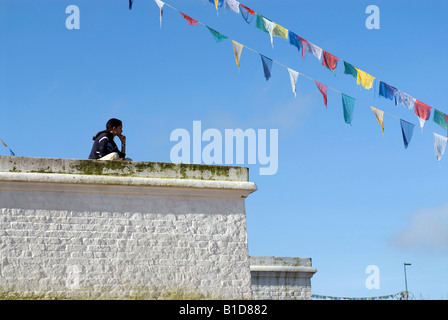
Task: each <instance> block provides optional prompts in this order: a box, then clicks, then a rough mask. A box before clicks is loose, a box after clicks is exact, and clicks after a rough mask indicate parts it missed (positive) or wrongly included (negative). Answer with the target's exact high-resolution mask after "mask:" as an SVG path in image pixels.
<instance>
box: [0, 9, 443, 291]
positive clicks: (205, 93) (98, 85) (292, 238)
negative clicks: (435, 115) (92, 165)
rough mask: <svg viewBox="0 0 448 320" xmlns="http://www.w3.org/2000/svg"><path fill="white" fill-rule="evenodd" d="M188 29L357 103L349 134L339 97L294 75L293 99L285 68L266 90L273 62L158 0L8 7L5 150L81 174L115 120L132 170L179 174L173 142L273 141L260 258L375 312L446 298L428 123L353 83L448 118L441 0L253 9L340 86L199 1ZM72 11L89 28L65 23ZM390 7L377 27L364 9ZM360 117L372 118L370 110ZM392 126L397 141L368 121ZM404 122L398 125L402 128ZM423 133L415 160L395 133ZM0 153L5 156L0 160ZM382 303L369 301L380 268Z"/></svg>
mask: <svg viewBox="0 0 448 320" xmlns="http://www.w3.org/2000/svg"><path fill="white" fill-rule="evenodd" d="M166 3H167V4H170V5H171V6H173V7H175V8H177V9H178V10H180V11H182V12H184V13H185V14H187V15H189V16H191V17H192V18H194V19H196V20H199V21H201V22H202V23H204V24H206V25H208V26H209V27H211V28H213V29H215V30H217V31H219V32H221V33H222V34H225V35H226V36H228V37H230V38H231V39H233V40H235V41H238V42H240V43H241V44H243V45H245V46H247V47H250V48H252V49H254V50H256V51H257V52H259V53H262V54H264V55H265V56H267V57H269V58H271V59H274V60H275V61H278V62H280V63H281V64H283V65H285V66H288V67H289V68H291V69H294V70H296V71H298V72H300V73H302V74H305V75H307V76H309V77H311V78H312V79H315V80H317V81H320V82H322V83H324V84H326V85H328V86H329V87H331V88H334V89H336V90H338V91H340V92H343V93H345V94H347V95H350V96H352V97H354V98H356V103H355V110H354V117H353V122H352V125H348V124H346V123H345V122H344V119H343V116H342V103H341V96H340V93H337V92H334V91H332V90H329V91H328V107H327V108H325V106H324V105H323V100H322V95H321V94H320V93H319V92H318V91H317V88H316V86H315V84H314V83H313V81H312V80H309V79H308V78H305V77H303V76H299V80H298V83H297V97H294V94H293V93H292V91H291V84H290V80H289V76H288V72H287V71H286V69H285V68H284V67H282V66H280V65H278V64H276V63H274V65H273V67H272V77H271V78H270V79H269V81H266V79H265V78H264V75H263V69H262V65H261V60H260V57H259V56H258V54H257V53H255V52H252V51H250V50H248V49H246V48H244V49H243V52H242V56H241V61H240V68H239V70H238V68H237V66H236V64H235V58H234V54H233V49H232V43H231V41H230V40H226V41H224V42H221V43H217V42H215V40H214V39H213V38H212V37H211V34H210V33H209V31H208V30H207V29H206V28H205V27H204V26H202V25H199V26H190V25H188V24H187V22H186V20H185V19H183V18H182V16H181V15H180V14H179V13H178V12H176V11H174V10H172V9H171V8H169V7H166V6H165V8H164V16H163V22H162V28H160V22H159V8H158V7H157V5H156V4H155V2H154V1H153V0H135V1H134V7H133V9H132V10H129V9H128V3H127V0H107V1H106V0H97V1H87V0H70V1H68V0H67V1H66V0H45V1H31V0H14V1H12V0H2V1H1V2H0V112H1V126H0V138H1V139H2V140H3V141H4V142H5V143H6V144H8V146H9V147H10V148H11V149H12V150H13V151H14V152H15V154H16V155H17V156H29V157H50V158H52V157H55V158H76V159H85V158H87V157H88V155H89V153H90V149H91V145H92V140H91V138H92V136H93V135H94V134H95V133H96V132H98V131H100V130H103V127H104V125H105V123H106V121H107V120H108V119H109V118H111V117H116V118H119V119H121V120H122V121H123V122H124V134H125V135H126V136H127V152H128V156H129V157H131V158H132V159H133V160H136V161H155V162H170V150H171V148H172V147H173V146H174V145H175V142H173V141H170V134H171V132H172V131H173V130H175V129H177V128H184V129H186V130H188V131H189V132H192V126H193V121H201V124H202V130H205V129H208V128H214V129H218V130H219V131H220V132H222V133H223V134H224V130H225V129H237V128H241V129H243V130H245V129H248V128H253V129H255V130H257V129H267V130H269V129H277V130H278V147H279V151H278V171H277V173H276V174H275V175H260V174H259V168H260V166H261V165H260V164H259V163H257V164H244V165H245V166H247V167H249V169H250V180H251V181H253V182H255V183H256V184H257V186H258V190H257V191H256V192H255V193H253V194H251V195H250V196H249V197H248V199H247V200H246V213H247V231H248V241H249V254H250V255H267V256H289V257H311V258H312V261H313V266H314V267H316V268H317V270H318V272H317V273H316V274H315V275H314V277H313V278H312V290H313V293H315V294H319V295H331V296H345V297H367V296H382V295H389V294H393V293H396V292H399V291H402V290H404V272H403V263H404V262H408V263H412V266H409V267H407V277H408V288H409V291H410V292H411V293H412V294H413V295H414V296H415V297H416V298H419V299H448V272H447V271H448V236H447V234H448V197H447V196H446V180H447V178H448V169H447V166H448V163H447V161H448V160H447V159H445V158H442V160H441V162H440V163H438V161H437V160H436V157H435V154H434V144H433V132H435V133H437V134H441V135H446V132H445V131H444V130H443V129H441V128H440V127H439V126H438V125H436V124H435V123H433V121H432V115H431V118H430V120H428V121H427V122H426V123H425V126H424V129H425V130H421V129H420V128H419V127H418V126H419V122H418V119H417V117H416V116H415V114H414V112H413V111H410V110H408V109H406V108H404V107H403V106H400V105H398V106H395V104H394V103H393V102H392V101H390V100H386V99H384V98H382V97H378V95H376V96H375V94H374V89H371V90H366V89H364V88H363V87H361V86H359V85H357V84H356V80H355V79H354V78H352V77H350V76H348V75H345V74H344V73H343V71H344V69H343V63H342V60H344V61H347V62H349V63H351V64H353V65H354V66H356V67H358V68H359V69H361V70H363V71H365V72H367V73H369V74H371V75H373V76H375V77H376V78H377V79H380V80H383V81H384V82H386V83H388V84H390V85H393V86H395V87H396V88H398V89H399V90H402V91H404V92H406V93H408V94H410V95H411V96H412V97H414V98H416V99H418V100H420V101H423V102H424V103H426V104H427V105H429V106H431V107H433V108H436V109H438V110H440V111H442V112H444V113H448V106H447V103H446V97H445V96H446V95H445V91H444V90H445V88H446V87H447V85H448V80H447V78H446V76H445V72H446V70H447V69H448V68H447V67H448V62H447V60H446V57H447V56H448V41H447V40H448V36H447V33H446V31H447V30H448V28H447V27H448V20H447V19H446V12H448V11H447V9H448V3H446V1H442V0H439V1H435V0H432V1H425V2H423V1H409V0H408V1H401V0H393V1H384V0H383V1H359V0H356V1H355V0H353V1H348V0H339V1H333V0H315V1H289V0H288V1H287V0H281V1H268V0H258V1H255V0H245V1H244V2H243V1H242V2H241V3H242V4H244V5H246V6H248V7H249V8H251V9H253V10H255V11H256V12H257V13H259V14H261V15H263V16H265V17H266V18H268V19H270V20H272V21H274V22H276V23H278V24H279V25H281V26H283V27H285V28H286V29H289V30H291V31H293V32H295V33H296V34H298V35H299V36H301V37H302V38H304V39H306V40H308V41H310V42H311V43H313V44H315V45H317V46H319V47H320V48H322V49H324V50H326V51H328V52H330V53H332V54H333V55H335V56H337V57H339V58H340V59H341V61H339V63H338V67H337V68H336V70H335V73H334V74H332V73H331V72H330V71H329V70H328V69H326V68H324V67H323V66H322V64H321V61H319V60H317V59H316V58H315V57H314V56H312V55H310V54H309V53H307V54H306V56H305V59H302V57H301V55H300V54H299V52H298V51H297V49H296V48H295V47H293V46H291V45H290V44H289V42H288V41H287V40H285V39H282V38H279V37H275V38H274V48H272V46H271V43H270V38H269V35H268V34H266V33H264V32H262V31H260V30H259V29H257V28H256V27H255V23H254V22H255V21H253V22H252V24H247V23H246V22H245V21H244V20H243V18H242V17H241V15H239V14H236V13H233V12H231V11H226V10H224V9H223V8H220V11H219V16H218V15H217V13H216V10H215V8H214V6H213V5H212V4H211V3H209V2H208V1H204V0H189V1H185V0H184V1H182V0H167V1H166ZM72 4H74V5H77V6H78V7H79V10H80V29H79V30H68V29H67V28H66V25H65V21H66V18H67V17H68V16H69V14H67V13H65V9H66V7H67V6H69V5H72ZM371 4H375V5H377V6H378V8H379V9H380V29H377V30H369V29H367V28H366V26H365V21H366V19H367V18H368V16H369V14H366V13H365V10H366V7H367V6H368V5H371ZM361 102H362V103H361ZM369 105H372V106H374V107H376V108H379V109H381V110H384V111H385V112H386V114H385V116H384V127H385V134H384V137H383V136H382V134H381V127H380V126H379V124H378V122H377V121H376V119H375V117H374V115H373V113H372V111H371V110H370V108H369ZM390 115H393V116H390ZM400 118H401V119H403V120H406V121H409V122H411V123H414V124H415V125H416V127H415V130H414V135H413V137H412V140H411V143H410V145H409V147H408V148H407V149H405V148H404V145H403V140H402V136H401V129H400V124H399V120H398V119H400ZM0 147H1V148H0V155H9V151H8V149H7V148H4V147H2V146H0ZM369 265H376V266H378V268H379V270H380V288H379V289H367V288H366V285H365V281H366V279H367V277H368V276H369V274H367V273H366V272H365V270H366V268H367V266H369Z"/></svg>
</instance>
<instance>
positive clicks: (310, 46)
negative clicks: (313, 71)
mask: <svg viewBox="0 0 448 320" xmlns="http://www.w3.org/2000/svg"><path fill="white" fill-rule="evenodd" d="M308 51H309V52H310V53H312V54H313V55H314V56H315V57H316V58H317V59H318V60H320V59H322V49H321V48H319V47H318V46H316V45H314V44H312V43H311V42H309V41H308Z"/></svg>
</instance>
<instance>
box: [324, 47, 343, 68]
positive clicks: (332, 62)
mask: <svg viewBox="0 0 448 320" xmlns="http://www.w3.org/2000/svg"><path fill="white" fill-rule="evenodd" d="M338 60H339V58H338V57H336V56H334V55H332V54H331V53H328V52H327V51H325V50H324V54H323V57H322V64H323V65H324V66H326V67H327V68H328V69H330V70H331V71H333V70H334V69H336V66H337V65H338Z"/></svg>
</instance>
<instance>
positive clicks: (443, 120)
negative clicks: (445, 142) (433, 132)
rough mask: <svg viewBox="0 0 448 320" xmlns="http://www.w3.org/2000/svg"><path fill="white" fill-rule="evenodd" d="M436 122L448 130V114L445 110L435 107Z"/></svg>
mask: <svg viewBox="0 0 448 320" xmlns="http://www.w3.org/2000/svg"><path fill="white" fill-rule="evenodd" d="M433 120H434V122H435V123H437V124H438V125H439V126H441V127H442V128H443V129H445V130H447V128H448V124H447V121H448V115H446V114H444V113H443V112H440V111H439V110H437V109H434V118H433Z"/></svg>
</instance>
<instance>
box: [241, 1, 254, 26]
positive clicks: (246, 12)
mask: <svg viewBox="0 0 448 320" xmlns="http://www.w3.org/2000/svg"><path fill="white" fill-rule="evenodd" d="M240 12H241V15H242V16H243V18H244V20H245V21H246V22H247V23H251V22H252V19H253V18H254V14H255V11H254V10H252V9H249V8H248V7H246V6H245V5H243V4H241V3H240Z"/></svg>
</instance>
